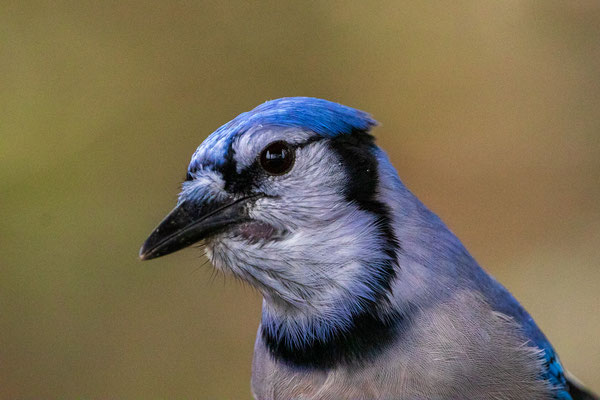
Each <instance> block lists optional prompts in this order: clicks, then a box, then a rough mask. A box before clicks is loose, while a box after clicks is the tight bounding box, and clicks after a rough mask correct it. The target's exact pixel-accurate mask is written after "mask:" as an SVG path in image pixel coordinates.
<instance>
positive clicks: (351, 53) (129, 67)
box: [0, 0, 600, 399]
mask: <svg viewBox="0 0 600 400" xmlns="http://www.w3.org/2000/svg"><path fill="white" fill-rule="evenodd" d="M0 73H1V74H0V398H1V399H198V398H205V399H209V398H210V399H234V398H235V399H248V398H250V389H249V379H250V362H251V357H252V346H253V342H254V334H255V330H256V327H257V324H258V318H259V312H260V311H259V310H260V297H259V295H258V294H257V293H256V292H255V291H254V290H253V289H252V288H250V287H248V286H246V285H243V284H241V283H239V282H237V281H236V280H235V279H232V278H223V277H222V276H221V275H216V276H215V275H214V274H213V272H212V268H211V266H210V265H209V264H207V263H205V261H206V260H205V259H204V258H203V256H202V254H201V251H200V250H199V249H187V250H184V251H181V252H179V253H176V254H174V255H171V256H168V257H165V258H161V259H157V260H153V261H150V262H145V263H141V262H139V261H138V259H137V252H138V249H139V246H140V245H141V243H142V242H143V240H144V239H145V238H146V236H147V234H149V233H150V231H151V230H152V229H153V228H154V226H155V225H156V224H157V223H158V222H159V221H160V220H161V218H162V217H163V216H164V215H165V214H166V213H167V212H168V211H169V210H170V209H171V207H172V206H173V205H174V203H175V200H176V195H177V192H178V190H179V184H180V182H181V181H182V180H183V178H184V176H185V170H186V166H187V163H188V161H189V158H190V156H191V154H192V152H193V151H194V149H195V148H196V146H197V145H198V144H199V143H200V142H201V141H202V140H203V139H204V138H205V137H206V136H207V135H208V134H210V133H211V132H212V131H214V130H215V129H216V128H218V127H219V126H220V125H221V124H223V123H225V122H227V121H228V120H230V119H231V118H233V117H234V116H236V115H237V114H239V113H240V112H243V111H246V110H249V109H250V108H252V107H254V106H256V105H258V104H260V103H261V102H263V101H265V100H268V99H273V98H277V97H282V96H298V95H302V96H316V97H323V98H326V99H329V100H334V101H338V102H341V103H344V104H347V105H350V106H354V107H358V108H361V109H364V110H367V111H369V112H371V113H372V114H373V115H374V116H375V118H377V119H378V120H379V121H380V122H381V126H380V127H378V128H377V129H376V130H375V135H376V136H377V138H378V143H379V144H380V145H381V146H382V147H383V148H385V150H386V151H387V152H388V153H389V154H390V156H391V158H392V161H393V163H394V165H395V166H396V167H397V169H398V171H399V173H400V176H401V177H402V178H403V180H404V182H405V183H406V184H407V186H408V187H409V188H411V189H412V190H413V191H414V192H415V193H416V194H417V195H418V196H419V197H420V198H421V199H422V200H423V201H424V202H425V204H427V205H428V206H429V207H431V208H432V209H433V210H434V211H436V212H437V213H438V214H439V215H440V216H441V217H442V218H443V219H444V220H445V221H446V222H447V223H448V225H449V226H450V227H451V229H452V230H453V231H454V232H456V233H457V235H458V236H459V237H460V238H461V239H462V240H463V242H464V243H465V245H466V246H467V247H468V248H469V249H470V251H471V252H472V253H473V255H474V256H475V257H476V258H477V259H478V260H479V261H480V263H481V264H482V265H483V266H484V267H485V268H486V269H487V270H488V271H490V272H491V273H493V274H494V275H495V276H496V277H497V278H498V279H499V280H500V281H501V282H503V283H504V284H505V285H506V286H508V288H509V289H510V290H511V291H512V292H513V293H514V294H515V295H516V296H517V298H518V299H520V301H521V302H522V303H523V304H524V305H525V306H526V308H527V309H528V310H529V311H530V312H531V313H532V314H533V316H534V317H535V318H536V320H537V322H538V323H539V325H540V326H541V327H542V329H543V330H544V331H545V332H546V334H547V335H548V337H549V338H550V340H551V341H552V342H553V343H554V345H555V347H556V349H557V351H558V352H559V354H560V355H561V357H562V360H563V363H564V364H565V365H566V366H567V367H568V368H570V369H571V370H572V371H573V372H574V373H575V374H576V375H577V376H578V377H579V378H580V379H582V380H583V381H585V382H586V383H587V384H588V385H590V386H591V387H592V388H594V389H595V390H596V391H600V310H599V308H600V290H599V286H600V271H599V270H600V199H599V197H600V3H598V2H597V1H591V0H590V1H551V0H544V1H513V0H507V1H483V0H477V1H414V2H399V1H384V2H335V1H322V2H308V1H306V2H280V1H269V2H260V3H258V2H257V3H254V4H253V3H251V2H222V1H215V2H200V1H174V2H167V1H163V2H159V1H139V2H134V1H129V0H126V1H104V2H93V1H69V2H66V1H65V2H63V1H52V2H50V1H48V2H43V1H12V0H8V1H3V2H2V3H1V5H0Z"/></svg>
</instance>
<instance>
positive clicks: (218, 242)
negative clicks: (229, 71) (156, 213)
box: [140, 97, 398, 343]
mask: <svg viewBox="0 0 600 400" xmlns="http://www.w3.org/2000/svg"><path fill="white" fill-rule="evenodd" d="M375 125H376V121H375V120H373V119H372V118H371V117H370V116H369V115H368V114H366V113H364V112H362V111H359V110H356V109H353V108H349V107H346V106H343V105H340V104H336V103H332V102H329V101H325V100H321V99H315V98H305V97H296V98H282V99H277V100H273V101H269V102H266V103H264V104H262V105H260V106H258V107H256V108H255V109H253V110H252V111H249V112H246V113H243V114H241V115H239V116H238V117H236V118H235V119H233V120H232V121H230V122H229V123H227V124H225V125H223V126H222V127H220V128H219V129H217V130H216V131H215V132H214V133H212V134H211V135H210V136H209V137H208V138H207V139H206V140H205V141H204V142H203V143H202V144H201V145H200V147H198V149H197V150H196V152H195V153H194V155H193V156H192V160H191V163H190V165H189V168H188V171H187V178H186V181H185V182H184V183H183V189H182V191H181V193H180V195H179V200H178V203H177V206H176V207H175V208H174V209H173V210H172V211H171V213H170V214H169V215H168V216H167V217H166V218H165V219H164V220H163V221H162V222H161V223H160V224H159V225H158V227H157V228H156V229H155V230H154V231H153V232H152V234H151V235H150V237H149V238H148V239H147V240H146V242H145V243H144V245H143V246H142V249H141V251H140V257H141V258H142V259H143V260H147V259H152V258H156V257H160V256H163V255H166V254H169V253H172V252H174V251H176V250H179V249H182V248H184V247H187V246H190V245H192V244H194V243H196V242H199V241H202V242H203V243H204V245H205V249H206V250H205V251H206V254H207V256H208V258H209V259H210V260H211V261H212V263H213V265H214V266H215V267H216V268H218V269H220V270H224V271H228V272H230V273H232V274H234V275H236V276H237V277H239V278H241V279H243V280H245V281H247V282H248V283H250V284H251V285H253V286H254V287H256V288H257V289H258V290H259V291H260V292H261V293H262V295H263V296H264V299H265V302H264V306H263V326H264V327H266V329H267V330H270V332H267V334H271V335H273V336H280V335H287V336H286V341H288V342H290V343H304V342H310V341H314V340H318V339H319V338H326V337H331V336H335V335H337V334H339V332H340V331H344V330H348V329H351V328H352V326H353V324H354V322H355V319H356V317H357V316H359V315H362V314H364V312H365V310H368V311H369V313H377V312H378V311H377V308H378V307H379V305H380V304H381V303H382V302H384V298H385V297H386V296H387V295H388V294H389V290H390V285H391V281H392V279H393V278H394V274H395V268H394V263H395V262H396V261H395V260H396V256H395V254H396V251H397V248H398V243H397V241H396V240H395V238H394V232H393V231H392V227H391V226H392V224H391V221H390V219H391V216H390V210H389V209H388V206H387V205H386V202H385V200H384V199H383V197H384V196H385V194H384V192H385V191H386V189H385V188H384V187H383V184H384V183H383V182H384V181H385V180H386V178H385V176H388V175H389V176H392V178H393V179H395V177H396V173H395V171H394V170H393V168H392V167H391V165H389V162H388V161H387V158H386V156H385V154H384V153H383V152H382V151H381V150H380V149H379V148H378V147H377V146H376V145H375V143H374V139H373V137H372V136H371V135H370V133H369V131H370V129H371V128H372V127H373V126H375Z"/></svg>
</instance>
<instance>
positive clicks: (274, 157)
mask: <svg viewBox="0 0 600 400" xmlns="http://www.w3.org/2000/svg"><path fill="white" fill-rule="evenodd" d="M294 159H295V155H294V149H293V148H292V147H291V146H290V145H289V144H287V143H286V142H283V141H277V142H273V143H271V144H269V145H268V146H267V147H265V148H264V149H263V151H262V152H261V153H260V156H259V158H258V160H259V162H260V166H261V167H262V168H263V169H264V170H265V171H266V172H268V173H269V174H271V175H283V174H286V173H288V172H290V170H291V169H292V167H293V166H294Z"/></svg>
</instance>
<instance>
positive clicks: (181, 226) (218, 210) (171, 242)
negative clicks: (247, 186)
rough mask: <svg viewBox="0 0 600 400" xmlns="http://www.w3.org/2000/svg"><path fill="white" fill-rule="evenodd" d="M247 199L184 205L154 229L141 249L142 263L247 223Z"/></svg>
mask: <svg viewBox="0 0 600 400" xmlns="http://www.w3.org/2000/svg"><path fill="white" fill-rule="evenodd" d="M251 198H252V197H245V198H242V199H238V200H234V201H231V202H228V203H197V202H194V201H184V202H182V203H180V204H179V205H178V206H177V207H175V208H174V209H173V210H172V211H171V212H170V213H169V215H167V216H166V217H165V219H164V220H163V221H162V222H161V223H160V224H159V225H158V226H157V227H156V229H154V231H153V232H152V233H151V234H150V236H149V237H148V239H146V241H145V242H144V244H143V245H142V248H141V249H140V259H142V260H151V259H153V258H156V257H161V256H164V255H167V254H170V253H173V252H175V251H177V250H181V249H183V248H185V247H188V246H191V245H192V244H194V243H196V242H198V241H200V240H202V239H205V238H207V237H209V236H210V235H214V234H216V233H218V232H221V231H222V230H223V229H225V228H227V227H228V226H230V225H233V224H238V223H241V222H245V221H247V220H248V208H247V203H248V200H250V199H251Z"/></svg>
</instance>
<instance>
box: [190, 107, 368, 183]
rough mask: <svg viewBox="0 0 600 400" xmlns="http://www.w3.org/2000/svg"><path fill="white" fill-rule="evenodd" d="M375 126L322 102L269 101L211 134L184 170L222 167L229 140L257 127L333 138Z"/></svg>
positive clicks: (360, 113) (353, 112)
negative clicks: (300, 131) (293, 129)
mask: <svg viewBox="0 0 600 400" xmlns="http://www.w3.org/2000/svg"><path fill="white" fill-rule="evenodd" d="M375 125H377V121H375V120H374V119H373V118H371V116H370V115H369V114H367V113H365V112H364V111H360V110H356V109H354V108H350V107H346V106H344V105H341V104H338V103H334V102H331V101H327V100H323V99H316V98H313V97H284V98H281V99H276V100H271V101H267V102H265V103H263V104H261V105H259V106H258V107H256V108H255V109H253V110H251V111H248V112H245V113H242V114H240V115H238V116H237V117H236V118H234V119H233V120H231V121H229V122H228V123H226V124H225V125H223V126H221V127H220V128H219V129H217V130H216V131H215V132H213V133H212V134H211V135H210V136H209V137H208V138H207V139H206V140H205V141H204V143H203V144H202V145H201V146H200V147H198V149H197V150H196V152H195V153H194V155H193V157H192V161H191V163H190V166H189V169H188V171H190V172H193V171H195V170H197V169H201V167H202V166H203V165H214V166H220V165H222V164H223V163H224V162H225V160H226V154H227V151H228V149H229V148H230V146H231V143H232V142H233V140H234V139H235V138H236V137H237V136H239V135H241V134H243V133H244V132H246V131H247V130H248V129H250V128H253V127H257V126H280V127H294V128H300V129H304V130H309V131H312V132H315V133H316V134H318V135H320V136H323V137H329V138H333V137H336V136H338V135H344V134H350V133H352V132H353V131H368V130H369V129H370V128H371V127H373V126H375Z"/></svg>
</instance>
